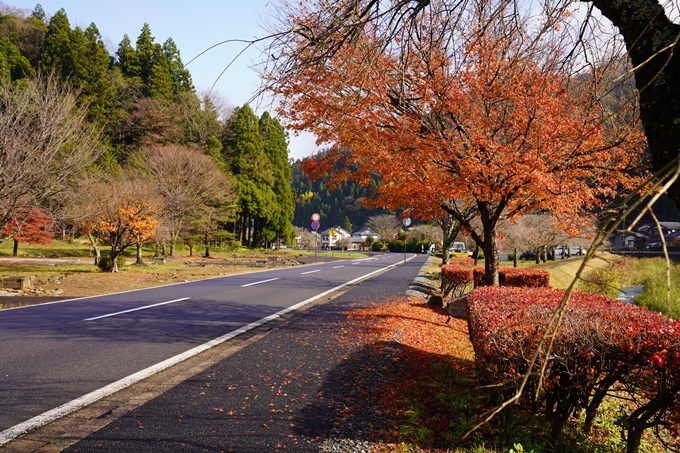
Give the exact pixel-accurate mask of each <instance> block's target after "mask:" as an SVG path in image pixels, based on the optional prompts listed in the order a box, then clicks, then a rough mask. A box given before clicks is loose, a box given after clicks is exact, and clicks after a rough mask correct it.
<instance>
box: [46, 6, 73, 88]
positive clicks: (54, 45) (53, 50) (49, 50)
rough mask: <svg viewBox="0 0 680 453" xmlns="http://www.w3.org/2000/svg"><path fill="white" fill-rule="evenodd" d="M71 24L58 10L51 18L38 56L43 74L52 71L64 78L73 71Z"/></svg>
mask: <svg viewBox="0 0 680 453" xmlns="http://www.w3.org/2000/svg"><path fill="white" fill-rule="evenodd" d="M70 50H71V24H70V23H69V20H68V17H67V16H66V11H64V9H63V8H62V9H60V10H59V11H57V13H56V14H55V15H54V16H52V19H51V20H50V24H49V26H48V27H47V32H46V33H45V42H44V45H43V50H42V52H41V55H40V66H41V68H42V69H43V71H45V72H49V71H52V70H54V71H55V72H56V73H57V74H59V75H60V76H62V77H64V76H67V75H68V74H70V73H71V71H72V70H73V65H72V62H71V61H70V55H71V52H70Z"/></svg>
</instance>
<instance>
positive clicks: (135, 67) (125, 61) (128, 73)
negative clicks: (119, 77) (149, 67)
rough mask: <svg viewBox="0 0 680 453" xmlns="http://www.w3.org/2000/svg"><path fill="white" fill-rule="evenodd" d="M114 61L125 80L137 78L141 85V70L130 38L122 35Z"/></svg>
mask: <svg viewBox="0 0 680 453" xmlns="http://www.w3.org/2000/svg"><path fill="white" fill-rule="evenodd" d="M116 60H117V64H118V67H119V68H120V71H121V73H122V74H123V75H124V76H125V77H127V78H137V79H138V81H139V82H140V83H141V80H142V77H141V72H142V70H141V68H140V65H139V58H138V57H137V51H136V50H135V48H134V46H133V45H132V41H131V40H130V37H129V36H128V35H127V34H125V35H123V40H122V41H121V42H120V44H119V45H118V50H117V51H116Z"/></svg>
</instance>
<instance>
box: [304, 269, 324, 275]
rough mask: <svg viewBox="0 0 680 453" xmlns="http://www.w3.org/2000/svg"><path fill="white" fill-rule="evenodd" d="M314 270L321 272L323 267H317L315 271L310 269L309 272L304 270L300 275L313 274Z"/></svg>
mask: <svg viewBox="0 0 680 453" xmlns="http://www.w3.org/2000/svg"><path fill="white" fill-rule="evenodd" d="M314 272H321V269H317V270H315V271H309V272H303V273H301V274H300V275H307V274H313V273H314Z"/></svg>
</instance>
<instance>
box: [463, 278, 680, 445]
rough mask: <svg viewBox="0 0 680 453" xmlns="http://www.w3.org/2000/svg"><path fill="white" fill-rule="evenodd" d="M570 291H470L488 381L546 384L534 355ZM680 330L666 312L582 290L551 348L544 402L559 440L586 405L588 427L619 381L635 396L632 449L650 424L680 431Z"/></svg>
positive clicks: (474, 333)
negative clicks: (533, 364) (532, 363)
mask: <svg viewBox="0 0 680 453" xmlns="http://www.w3.org/2000/svg"><path fill="white" fill-rule="evenodd" d="M563 295H564V291H558V290H553V289H545V288H523V289H518V288H502V287H485V288H479V289H476V290H474V291H473V292H471V293H470V294H469V296H468V311H469V317H468V322H469V325H470V336H471V339H472V343H473V347H474V349H475V355H476V362H477V367H478V369H479V371H480V375H481V377H482V379H483V380H484V381H485V382H487V383H498V382H504V381H505V382H516V381H510V380H513V379H516V378H518V377H519V376H521V375H523V374H524V373H526V372H527V371H531V372H532V373H534V374H533V376H532V378H531V380H530V387H531V386H533V387H534V388H535V387H536V386H537V385H539V382H538V378H537V375H538V372H539V370H538V369H535V370H528V369H527V368H528V366H529V359H530V357H532V355H533V354H534V352H535V351H536V347H537V344H538V341H539V339H540V338H541V335H542V334H543V333H544V331H545V326H546V324H547V321H548V319H549V318H550V317H551V316H552V314H553V312H554V311H555V309H556V308H557V306H558V304H559V302H560V300H561V299H562V297H563ZM679 334H680V322H678V321H674V320H671V319H668V318H666V317H664V316H662V315H661V314H658V313H654V312H651V311H649V310H646V309H644V308H641V307H637V306H635V305H631V304H627V303H623V302H620V301H614V300H611V299H609V298H607V297H604V296H598V295H593V294H585V293H579V292H576V293H574V294H573V296H572V298H571V301H570V302H569V305H568V308H567V312H566V313H565V316H564V319H563V321H562V325H561V327H560V329H559V331H558V333H557V336H556V338H555V341H554V345H553V348H552V350H551V355H550V360H549V362H548V364H547V367H546V370H545V374H544V377H543V382H542V385H543V386H544V389H545V391H544V393H543V396H542V398H541V400H540V401H539V402H540V403H542V407H543V409H544V410H545V413H546V415H547V416H548V417H550V419H551V420H552V424H553V425H552V426H553V434H552V435H553V440H554V441H555V442H557V441H558V440H559V437H560V435H561V430H562V427H563V425H564V423H565V422H566V421H567V420H568V419H569V417H570V416H571V415H572V414H573V412H574V410H576V409H578V408H583V409H585V411H586V417H587V418H586V429H588V428H589V427H590V425H591V424H592V420H593V418H594V415H595V413H596V411H597V409H598V407H599V405H600V403H601V402H602V400H603V398H604V397H605V396H606V394H607V392H609V391H611V390H612V388H614V386H618V387H620V388H622V389H625V390H626V392H627V393H628V397H629V398H630V401H631V404H629V406H628V407H629V412H628V414H627V418H626V426H627V429H628V436H627V439H628V452H634V451H637V446H638V445H639V442H640V437H641V435H642V433H643V431H644V430H645V429H647V428H650V427H655V426H657V427H658V426H661V427H665V428H667V430H668V433H669V434H670V435H671V436H673V435H675V436H677V435H678V433H677V428H676V430H675V431H673V429H672V427H673V426H676V427H677V426H678V422H680V416H679V414H680V410H679V408H680V336H679ZM541 358H542V359H545V357H541ZM539 366H540V365H539ZM512 386H513V384H511V385H510V387H511V388H512ZM525 394H526V395H531V394H533V392H530V391H529V392H526V393H525ZM677 440H678V439H676V441H677Z"/></svg>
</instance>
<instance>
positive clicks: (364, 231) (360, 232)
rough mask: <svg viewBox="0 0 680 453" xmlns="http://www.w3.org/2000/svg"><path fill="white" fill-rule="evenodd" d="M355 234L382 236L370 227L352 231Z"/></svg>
mask: <svg viewBox="0 0 680 453" xmlns="http://www.w3.org/2000/svg"><path fill="white" fill-rule="evenodd" d="M352 235H353V236H380V235H379V234H378V233H374V232H373V231H371V230H369V229H368V228H362V229H360V230H359V231H355V232H354V233H352Z"/></svg>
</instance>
